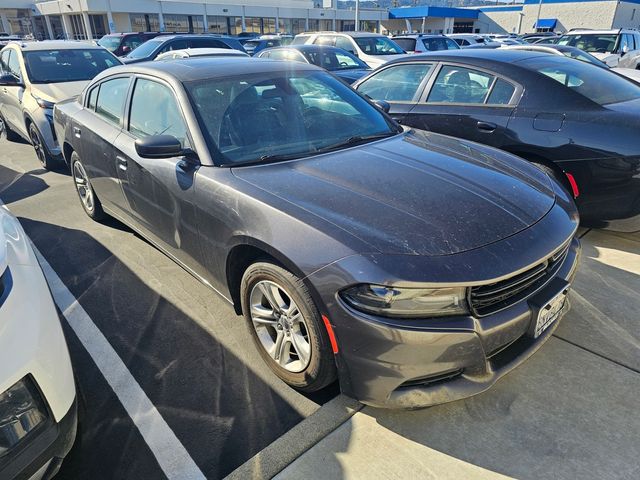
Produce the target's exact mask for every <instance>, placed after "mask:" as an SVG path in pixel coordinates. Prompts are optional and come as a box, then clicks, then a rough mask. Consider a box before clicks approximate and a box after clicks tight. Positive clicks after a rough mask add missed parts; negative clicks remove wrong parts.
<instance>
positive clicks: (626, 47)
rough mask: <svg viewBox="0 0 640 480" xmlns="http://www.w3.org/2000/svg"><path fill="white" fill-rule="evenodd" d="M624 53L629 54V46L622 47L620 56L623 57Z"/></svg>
mask: <svg viewBox="0 0 640 480" xmlns="http://www.w3.org/2000/svg"><path fill="white" fill-rule="evenodd" d="M625 53H629V45H624V46H623V47H622V55H624V54H625Z"/></svg>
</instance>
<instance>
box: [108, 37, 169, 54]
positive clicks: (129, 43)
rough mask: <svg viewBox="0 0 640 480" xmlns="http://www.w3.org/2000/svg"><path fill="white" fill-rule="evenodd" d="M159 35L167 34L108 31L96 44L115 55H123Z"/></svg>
mask: <svg viewBox="0 0 640 480" xmlns="http://www.w3.org/2000/svg"><path fill="white" fill-rule="evenodd" d="M159 35H169V34H166V33H160V32H129V33H108V34H106V35H103V36H102V38H100V40H98V45H100V46H101V47H104V48H106V49H107V50H109V51H110V52H111V53H113V54H114V55H115V56H116V57H123V56H125V55H128V54H130V53H131V52H132V51H133V50H135V49H136V48H138V47H139V46H140V45H142V44H143V43H144V42H146V41H147V40H151V39H152V38H156V37H157V36H159Z"/></svg>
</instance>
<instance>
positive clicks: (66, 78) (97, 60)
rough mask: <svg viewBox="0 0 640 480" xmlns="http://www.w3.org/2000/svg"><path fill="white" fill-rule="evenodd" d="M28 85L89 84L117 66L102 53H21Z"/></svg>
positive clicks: (88, 50) (98, 51)
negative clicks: (101, 73)
mask: <svg viewBox="0 0 640 480" xmlns="http://www.w3.org/2000/svg"><path fill="white" fill-rule="evenodd" d="M23 55H24V63H25V66H26V67H27V75H28V77H29V81H30V82H31V83H61V82H79V81H82V80H91V79H92V78H93V77H95V76H96V75H97V74H99V73H100V72H102V71H103V70H106V69H107V68H109V67H113V66H115V65H120V62H119V61H118V59H116V58H115V57H114V56H113V55H112V54H110V53H109V52H107V51H106V50H102V49H98V48H93V49H87V50H82V49H68V50H39V51H34V52H24V53H23Z"/></svg>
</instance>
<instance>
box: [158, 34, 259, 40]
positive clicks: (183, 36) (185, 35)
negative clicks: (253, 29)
mask: <svg viewBox="0 0 640 480" xmlns="http://www.w3.org/2000/svg"><path fill="white" fill-rule="evenodd" d="M174 38H180V39H184V38H187V39H189V38H223V39H225V38H226V39H233V40H236V39H235V38H233V37H230V36H228V35H217V34H215V33H180V34H177V33H176V34H171V35H164V34H163V35H158V36H157V37H154V38H152V39H151V40H149V41H150V42H152V41H158V42H168V41H170V40H173V39H174ZM252 40H253V39H252Z"/></svg>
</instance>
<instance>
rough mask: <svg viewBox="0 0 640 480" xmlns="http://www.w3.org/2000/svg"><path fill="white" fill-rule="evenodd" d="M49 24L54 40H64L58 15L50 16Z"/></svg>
mask: <svg viewBox="0 0 640 480" xmlns="http://www.w3.org/2000/svg"><path fill="white" fill-rule="evenodd" d="M49 23H50V24H51V33H53V38H54V40H55V39H61V38H64V28H63V27H62V18H61V17H60V15H50V16H49Z"/></svg>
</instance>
